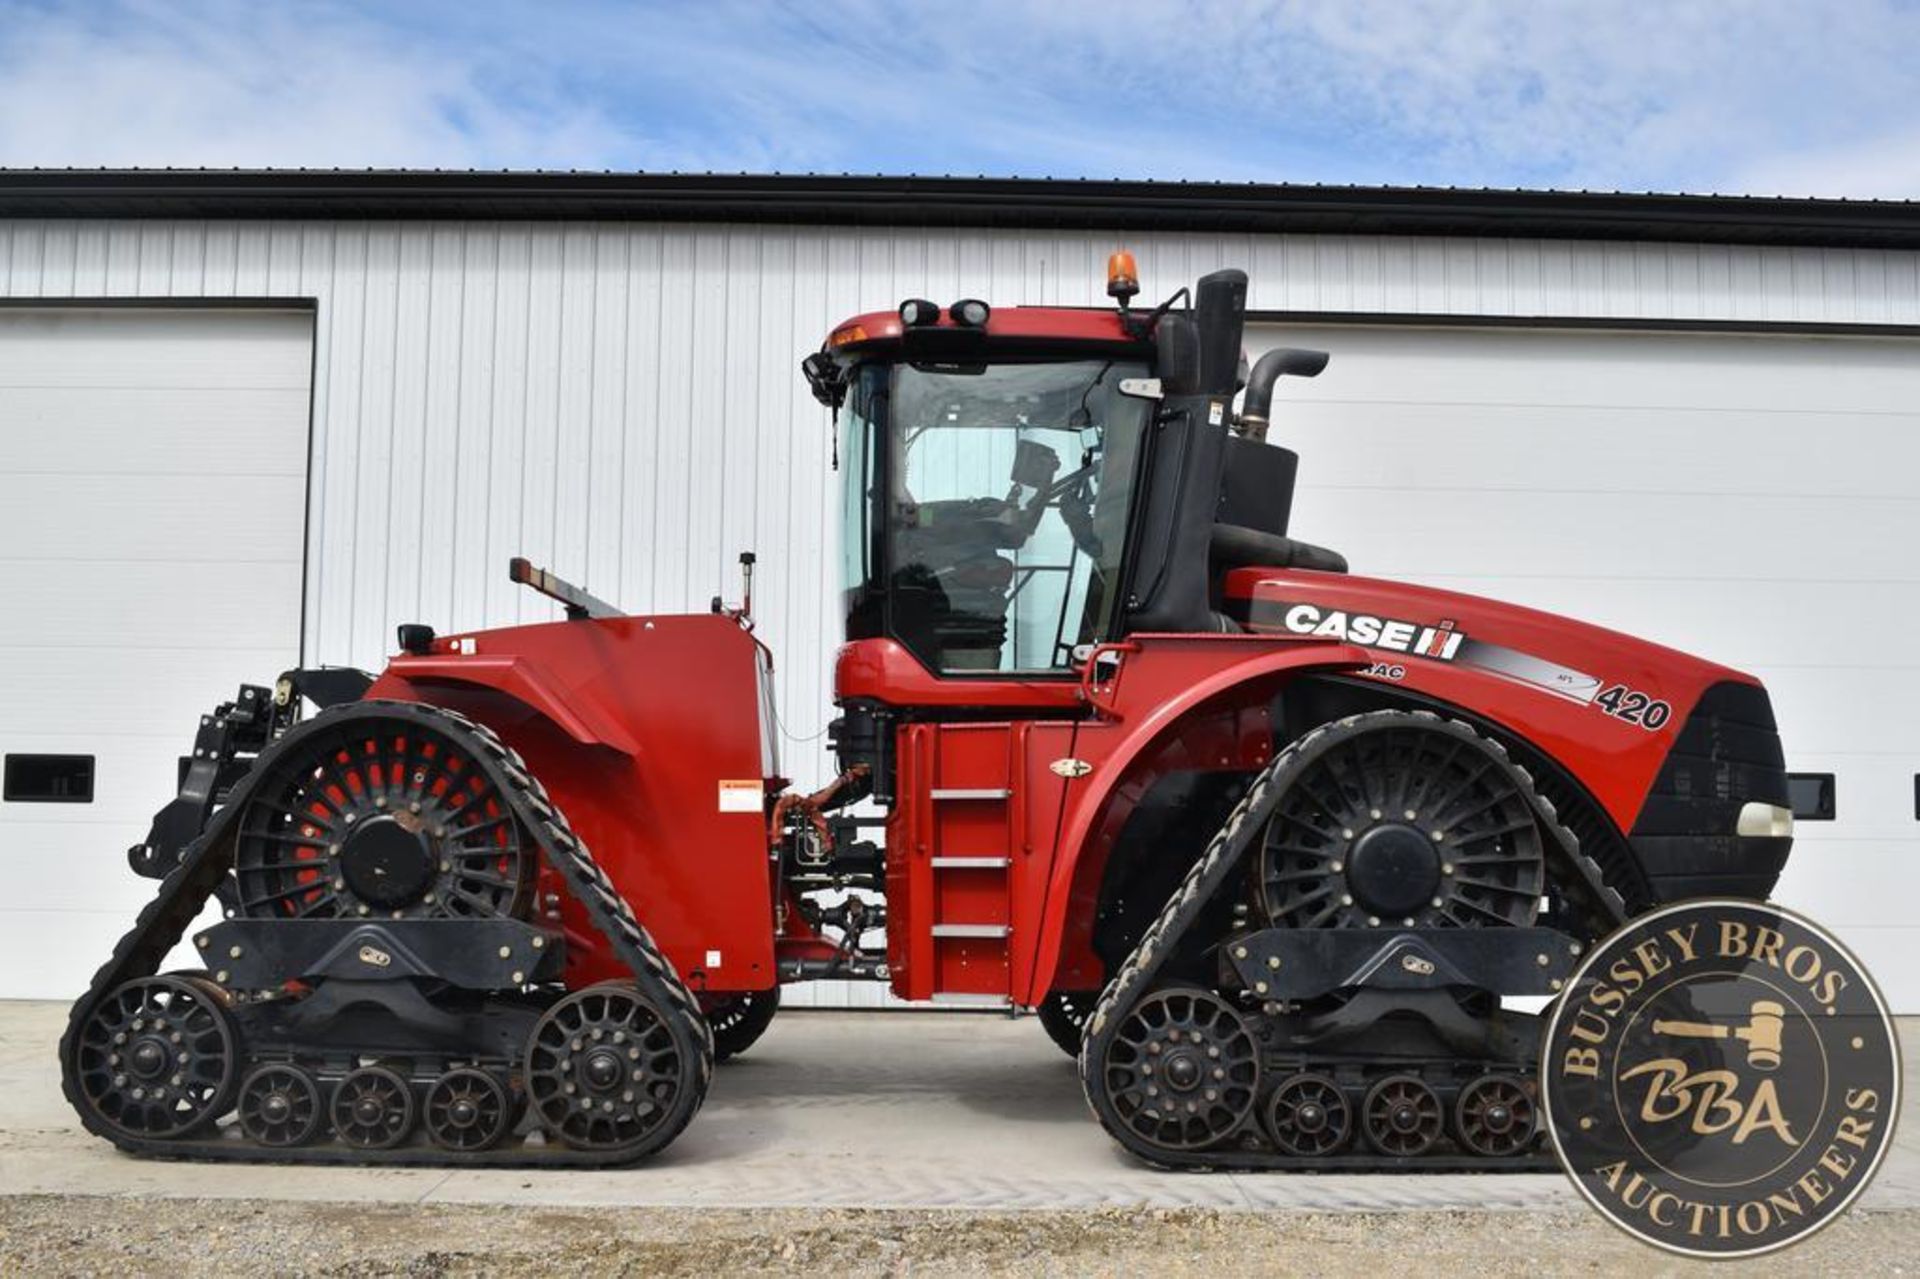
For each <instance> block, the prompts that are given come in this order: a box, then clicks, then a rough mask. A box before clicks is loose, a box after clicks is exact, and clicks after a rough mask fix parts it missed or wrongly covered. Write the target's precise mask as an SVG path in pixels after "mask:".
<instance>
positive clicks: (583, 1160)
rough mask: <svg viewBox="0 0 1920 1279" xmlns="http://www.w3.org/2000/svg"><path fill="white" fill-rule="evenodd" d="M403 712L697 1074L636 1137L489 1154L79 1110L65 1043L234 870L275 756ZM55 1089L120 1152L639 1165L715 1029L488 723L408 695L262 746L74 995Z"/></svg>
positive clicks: (657, 1142)
mask: <svg viewBox="0 0 1920 1279" xmlns="http://www.w3.org/2000/svg"><path fill="white" fill-rule="evenodd" d="M375 717H380V718H388V719H395V718H397V719H405V720H411V721H414V722H417V723H423V724H426V725H428V726H429V727H431V728H433V729H434V730H435V731H437V732H440V733H444V734H446V735H447V736H448V737H449V738H451V739H453V740H454V741H456V742H458V743H459V744H460V745H461V746H462V747H464V748H465V749H466V750H467V751H468V752H469V753H470V754H472V756H473V758H474V759H475V761H476V762H478V763H479V764H480V765H481V767H483V768H485V769H486V770H487V771H488V772H489V773H490V774H492V780H493V781H494V782H495V784H496V785H498V787H499V789H500V793H501V794H502V795H503V796H505V797H506V799H507V801H508V802H509V803H510V804H511V805H512V807H513V809H514V811H515V813H516V815H517V816H518V817H519V818H520V820H521V822H522V823H523V825H524V826H525V827H526V829H527V830H528V832H529V833H530V834H531V835H532V837H533V839H534V841H535V842H536V843H537V844H538V845H539V846H540V851H541V854H542V855H543V856H544V857H545V858H546V860H547V864H548V865H550V866H552V867H553V869H554V870H555V871H556V872H558V874H559V875H560V877H561V879H562V880H563V881H564V882H565V884H566V887H567V892H568V894H569V895H570V896H571V897H572V898H573V899H574V900H575V901H577V902H578V903H579V904H580V905H581V906H583V907H584V908H585V909H586V911H587V915H588V917H589V919H590V920H591V921H592V923H593V926H594V928H595V930H596V931H598V932H599V934H600V936H601V937H602V938H604V939H605V941H606V943H607V945H608V946H609V947H610V948H611V949H612V951H613V953H614V954H615V956H616V957H618V958H619V960H620V961H621V963H623V964H624V965H625V966H626V967H627V968H628V970H629V971H630V972H632V974H633V981H634V984H635V985H636V986H637V987H638V988H639V990H640V992H641V993H642V994H643V995H644V996H646V997H647V998H648V999H649V1000H650V1001H651V1002H652V1003H653V1004H654V1005H655V1007H657V1008H658V1009H659V1010H660V1011H661V1014H662V1015H663V1016H664V1017H665V1018H666V1019H667V1021H668V1024H669V1025H670V1026H671V1027H673V1030H674V1034H675V1036H676V1037H677V1038H679V1039H680V1040H681V1042H682V1043H683V1044H684V1045H685V1046H686V1048H687V1050H688V1051H689V1053H690V1055H691V1056H692V1057H693V1059H694V1062H695V1066H696V1069H695V1077H694V1079H693V1080H692V1081H691V1085H692V1086H690V1087H689V1088H687V1089H685V1090H684V1092H685V1093H686V1094H687V1095H688V1098H689V1100H688V1102H687V1103H686V1104H683V1105H681V1106H679V1107H678V1108H677V1112H676V1113H675V1114H673V1115H672V1116H670V1117H669V1118H668V1120H667V1121H666V1122H665V1123H663V1124H662V1125H661V1126H660V1127H659V1128H657V1129H655V1130H654V1132H652V1133H650V1134H649V1135H648V1138H647V1140H646V1141H645V1142H643V1143H639V1144H637V1145H634V1146H628V1147H623V1148H621V1149H618V1150H613V1151H604V1152H603V1151H588V1150H574V1149H570V1148H568V1147H565V1146H562V1145H560V1144H559V1143H558V1142H557V1141H553V1140H549V1141H548V1142H547V1143H546V1144H545V1145H540V1146H534V1145H530V1144H525V1143H523V1144H521V1145H520V1146H517V1147H513V1146H507V1147H502V1148H496V1149H493V1150H482V1151H447V1150H440V1149H438V1148H436V1147H433V1146H430V1145H425V1144H413V1145H406V1146H401V1147H398V1148H396V1149H393V1150H361V1149H356V1148H352V1147H347V1146H342V1145H338V1144H330V1145H325V1146H314V1147H264V1146H256V1145H254V1144H253V1143H252V1142H248V1141H236V1140H231V1139H224V1138H209V1139H200V1140H191V1139H189V1140H180V1141H165V1140H161V1141H148V1140H141V1139H137V1138H132V1137H129V1136H127V1135H126V1134H124V1133H121V1132H118V1131H116V1130H114V1129H113V1128H111V1127H110V1126H108V1125H106V1124H104V1123H101V1122H100V1121H99V1120H98V1118H97V1117H96V1116H95V1115H94V1114H93V1113H92V1111H91V1109H90V1108H89V1107H88V1106H87V1105H86V1103H85V1100H84V1099H83V1098H82V1097H81V1095H80V1093H79V1085H78V1082H77V1081H76V1080H75V1079H74V1077H73V1071H72V1068H71V1067H72V1062H73V1059H74V1058H73V1049H74V1046H75V1043H76V1041H77V1039H78V1036H79V1034H80V1029H81V1027H82V1026H84V1025H85V1024H86V1021H87V1019H88V1018H89V1017H90V1016H91V1015H92V1014H93V1012H94V1010H95V1008H97V1007H98V1005H99V1002H100V1000H101V999H102V998H104V997H105V996H106V995H107V994H108V993H109V992H111V991H112V990H113V989H115V988H116V987H118V986H119V985H121V984H122V983H124V982H126V981H130V980H132V979H133V978H136V977H147V976H152V975H154V974H155V973H156V972H157V971H158V969H159V966H160V964H161V962H162V961H164V960H165V958H166V955H167V952H168V951H170V950H171V949H172V948H173V947H174V946H175V945H177V944H178V943H179V941H180V939H181V938H182V937H184V936H185V935H186V931H187V929H188V928H189V927H190V926H191V925H192V924H193V921H194V919H195V918H196V917H197V916H198V915H199V913H200V910H201V908H202V907H204V906H205V905H206V903H207V901H208V899H209V898H211V897H212V896H213V895H214V893H215V891H216V890H217V889H218V888H219V886H220V884H221V883H222V882H223V881H224V880H225V878H226V876H227V873H228V871H229V870H231V868H232V865H233V850H234V835H235V829H234V828H235V826H236V825H237V823H238V820H239V816H240V813H241V812H242V811H243V810H244V809H245V807H246V803H247V801H248V800H249V799H250V798H251V797H252V794H253V791H254V789H255V787H256V786H257V785H258V784H259V781H260V779H261V778H263V777H265V776H267V775H268V773H269V772H270V771H271V769H272V767H273V765H274V763H275V761H277V760H278V759H279V758H280V757H281V756H282V755H285V754H287V753H289V752H291V751H293V750H294V749H296V748H297V747H298V746H299V745H301V744H302V743H303V742H305V741H306V740H307V739H308V738H310V737H313V736H316V735H318V734H320V733H321V732H323V731H325V730H328V729H331V728H334V727H337V726H339V725H340V724H341V722H342V721H344V720H351V719H356V718H375ZM60 1067H61V1071H60V1073H61V1089H62V1091H63V1092H65V1094H66V1097H67V1101H68V1104H70V1105H71V1106H72V1107H73V1108H74V1110H75V1112H76V1113H77V1114H79V1116H80V1121H81V1123H82V1124H83V1125H84V1126H85V1127H86V1129H87V1131H89V1132H91V1133H93V1134H94V1135H95V1136H98V1137H102V1138H105V1139H106V1140H108V1141H110V1142H112V1143H113V1144H114V1145H116V1146H118V1147H119V1148H120V1149H121V1150H124V1151H126V1152H128V1153H129V1154H136V1155H145V1156H150V1157H159V1158H174V1159H210V1160H243V1161H248V1162H261V1163H287V1164H295V1163H298V1164H370V1165H371V1164H379V1165H389V1164H391V1165H408V1166H418V1165H444V1166H450V1167H516V1168H525V1167H566V1168H580V1167H616V1166H620V1165H625V1164H631V1163H636V1162H639V1161H640V1160H643V1159H645V1158H646V1157H647V1156H649V1155H651V1154H653V1153H655V1152H657V1151H659V1150H661V1149H663V1148H664V1147H665V1146H667V1145H668V1144H669V1143H671V1142H672V1141H673V1140H674V1138H676V1137H678V1136H679V1135H680V1133H681V1132H682V1131H683V1130H684V1129H685V1128H686V1126H687V1124H688V1123H689V1122H691V1121H692V1119H693V1116H694V1115H695V1114H696V1113H697V1112H698V1111H699V1109H700V1105H701V1103H702V1102H704V1101H705V1099H706V1093H707V1086H708V1084H709V1083H710V1081H711V1080H712V1076H713V1035H712V1032H711V1031H710V1030H709V1028H708V1026H707V1021H706V1018H705V1017H703V1016H701V1014H700V1006H699V1003H698V1001H696V1000H695V999H694V997H693V994H692V992H691V991H689V990H688V989H687V987H686V984H685V983H684V982H682V981H681V980H680V977H679V974H678V973H676V972H675V971H674V969H673V965H672V964H671V963H669V962H668V961H667V958H666V956H665V955H663V954H662V953H661V951H660V948H659V947H658V946H656V945H655V944H654V941H653V939H652V938H651V937H650V936H648V935H647V931H646V929H645V928H643V927H641V925H640V923H639V921H638V920H636V919H635V918H634V915H633V910H632V908H631V907H630V906H629V905H628V904H627V902H626V900H625V899H624V898H622V897H621V896H620V895H619V893H617V892H615V891H614V888H613V885H612V883H611V882H610V881H609V880H608V879H607V876H606V872H605V871H603V870H601V869H600V867H599V866H598V865H597V864H595V862H594V860H593V858H592V855H591V854H589V853H588V851H587V849H586V846H585V845H584V844H582V843H581V842H580V840H579V838H578V837H577V836H576V835H575V834H574V833H573V831H572V829H571V828H570V827H569V826H568V825H567V823H566V819H565V818H564V817H562V816H561V814H560V812H559V810H558V808H557V807H555V805H554V803H553V801H552V799H551V797H549V796H548V794H547V792H546V788H545V787H543V786H542V785H540V783H539V781H538V780H537V779H535V778H534V777H533V776H532V775H531V773H530V772H529V771H528V769H527V766H526V761H524V760H523V759H521V758H520V756H519V754H518V753H517V752H515V751H514V750H513V749H512V748H511V747H509V746H508V745H507V744H506V743H505V742H503V741H501V740H500V738H499V736H498V735H497V734H495V733H494V732H493V730H491V729H489V728H487V727H486V726H485V725H483V724H479V723H476V722H475V721H473V720H471V719H468V718H467V717H466V716H464V715H461V714H459V713H458V712H456V711H450V710H447V709H445V708H444V707H436V706H427V705H424V704H421V703H416V702H390V701H363V702H349V703H343V704H341V705H338V706H333V707H329V708H327V709H325V710H323V711H321V712H320V713H319V714H318V715H315V716H314V717H313V718H312V719H309V720H307V721H305V722H303V723H301V724H298V725H296V726H295V727H293V728H291V729H289V730H288V731H287V732H286V733H285V734H283V735H282V736H281V737H280V739H279V740H278V741H276V742H274V743H272V744H271V745H269V746H268V747H267V748H266V749H265V750H263V751H261V752H260V754H259V756H258V757H257V758H256V759H255V760H254V762H253V767H252V768H251V769H250V770H249V771H248V773H247V775H246V776H245V777H244V778H242V779H241V780H240V781H239V782H238V783H237V784H236V785H235V786H234V788H233V791H232V793H231V794H230V795H229V796H228V798H227V801H226V803H225V804H223V805H222V806H221V808H220V810H219V811H218V812H217V813H215V814H214V816H213V818H212V820H211V821H209V822H208V824H207V829H206V830H205V831H203V832H202V833H201V835H200V837H199V838H198V839H196V840H194V842H193V843H192V844H190V845H188V846H187V848H186V849H184V850H183V851H182V853H181V856H180V864H179V865H178V866H176V867H175V868H174V869H173V871H172V872H171V873H169V874H168V875H167V877H166V878H165V879H164V880H162V881H161V884H160V887H159V890H158V892H157V893H156V894H155V896H154V898H153V900H152V901H150V902H148V903H147V905H146V907H145V908H144V909H142V910H141V912H140V915H139V918H138V919H137V920H135V922H134V926H133V927H132V928H131V929H130V930H128V932H127V933H126V934H125V935H124V936H122V937H121V939H120V941H119V943H118V944H117V945H116V946H115V947H114V951H113V955H112V957H111V958H110V959H108V961H107V962H106V963H105V964H103V965H102V966H101V968H100V970H99V971H98V972H96V973H95V974H94V976H93V981H92V983H91V984H90V985H89V986H88V987H87V991H86V993H85V994H83V995H81V996H80V998H79V999H78V1000H76V1001H75V1002H74V1005H73V1009H72V1012H71V1013H70V1014H69V1015H68V1018H67V1030H66V1033H65V1034H63V1035H62V1036H61V1039H60Z"/></svg>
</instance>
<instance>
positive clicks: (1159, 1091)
mask: <svg viewBox="0 0 1920 1279" xmlns="http://www.w3.org/2000/svg"><path fill="white" fill-rule="evenodd" d="M1102 1069H1103V1070H1104V1071H1105V1073H1106V1083H1107V1091H1108V1092H1109V1094H1110V1095H1111V1096H1112V1098H1113V1105H1114V1110H1115V1111H1116V1113H1117V1114H1118V1117H1119V1118H1120V1121H1121V1122H1122V1123H1124V1124H1126V1125H1127V1126H1128V1127H1129V1128H1131V1129H1132V1130H1133V1132H1134V1134H1135V1135H1136V1136H1137V1137H1139V1138H1140V1139H1141V1140H1142V1141H1144V1142H1146V1143H1148V1144H1149V1145H1152V1146H1156V1147H1159V1148H1160V1149H1163V1150H1168V1151H1190V1150H1204V1149H1206V1148H1208V1147H1210V1146H1214V1145H1217V1144H1219V1143H1220V1142H1222V1141H1224V1140H1225V1139H1226V1138H1227V1137H1229V1136H1231V1135H1232V1134H1233V1133H1234V1131H1235V1130H1236V1129H1238V1128H1239V1127H1240V1124H1241V1122H1242V1121H1243V1120H1244V1119H1246V1117H1247V1115H1248V1114H1249V1113H1250V1112H1251V1111H1252V1110H1253V1101H1254V1096H1255V1094H1256V1093H1257V1092H1258V1091H1259V1088H1260V1053H1259V1047H1258V1045H1256V1044H1255V1043H1254V1040H1253V1035H1252V1034H1251V1033H1250V1032H1249V1031H1248V1029H1247V1026H1246V1023H1245V1022H1244V1021H1243V1020H1241V1017H1240V1014H1238V1013H1236V1012H1235V1011H1234V1010H1233V1009H1232V1008H1230V1007H1228V1006H1227V1004H1226V1002H1225V1001H1224V1000H1222V999H1221V998H1220V997H1219V996H1217V995H1215V994H1213V993H1212V992H1211V991H1206V990H1200V989H1197V988H1194V987H1188V986H1174V987H1169V988H1167V989H1164V990H1158V991H1154V992H1153V993H1151V994H1149V995H1148V996H1147V997H1146V998H1144V999H1142V1000H1141V1001H1140V1002H1139V1003H1138V1004H1135V1005H1134V1006H1133V1008H1132V1009H1131V1010H1129V1011H1128V1013H1127V1015H1126V1019H1125V1021H1124V1022H1122V1024H1121V1026H1120V1029H1119V1033H1118V1034H1117V1035H1116V1036H1115V1037H1114V1041H1113V1045H1112V1047H1111V1048H1110V1049H1109V1050H1108V1052H1107V1059H1106V1061H1105V1062H1104V1063H1103V1064H1102Z"/></svg>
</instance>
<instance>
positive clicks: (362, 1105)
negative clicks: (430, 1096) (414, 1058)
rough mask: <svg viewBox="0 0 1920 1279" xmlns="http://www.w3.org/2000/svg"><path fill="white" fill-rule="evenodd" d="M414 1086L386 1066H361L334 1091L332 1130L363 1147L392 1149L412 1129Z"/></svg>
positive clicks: (350, 1142) (348, 1141) (349, 1141)
mask: <svg viewBox="0 0 1920 1279" xmlns="http://www.w3.org/2000/svg"><path fill="white" fill-rule="evenodd" d="M414 1110H415V1107H414V1104H413V1086H412V1085H411V1084H409V1083H408V1082H407V1081H406V1080H405V1079H403V1078H401V1076H400V1075H399V1074H398V1073H397V1072H395V1071H392V1070H389V1069H388V1068H387V1067H385V1066H362V1067H361V1068H360V1069H358V1070H356V1071H353V1072H351V1073H350V1074H348V1076H347V1077H346V1078H345V1079H342V1080H341V1081H340V1087H339V1088H337V1089H335V1090H334V1094H333V1131H334V1134H335V1135H336V1136H337V1137H339V1138H340V1140H341V1141H344V1142H346V1143H347V1144H348V1145H349V1146H358V1147H359V1148H360V1149H362V1150H390V1149H392V1148H393V1147H394V1146H397V1145H399V1144H400V1143H401V1142H403V1141H405V1140H406V1139H407V1134H408V1133H410V1132H412V1131H413V1118H414Z"/></svg>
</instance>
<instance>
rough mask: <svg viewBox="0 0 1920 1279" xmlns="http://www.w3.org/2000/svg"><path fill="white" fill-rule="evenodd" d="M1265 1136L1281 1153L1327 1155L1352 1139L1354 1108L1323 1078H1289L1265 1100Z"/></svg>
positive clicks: (1338, 1089) (1282, 1081) (1302, 1075)
mask: <svg viewBox="0 0 1920 1279" xmlns="http://www.w3.org/2000/svg"><path fill="white" fill-rule="evenodd" d="M1266 1120H1267V1136H1268V1137H1269V1138H1270V1139H1272V1141H1273V1144H1274V1145H1275V1146H1276V1147H1278V1148H1279V1149H1280V1151H1281V1153H1283V1154H1288V1155H1299V1156H1302V1157H1306V1158H1311V1157H1313V1156H1316V1155H1330V1154H1332V1153H1333V1152H1335V1151H1336V1150H1339V1149H1340V1148H1341V1147H1342V1146H1345V1145H1346V1144H1347V1141H1348V1139H1349V1138H1351V1137H1352V1136H1353V1107H1351V1106H1349V1105H1348V1104H1347V1094H1346V1093H1345V1092H1344V1091H1342V1090H1341V1087H1340V1085H1339V1084H1337V1083H1335V1082H1334V1081H1333V1080H1331V1079H1329V1078H1327V1077H1326V1076H1325V1075H1316V1074H1311V1073H1306V1074H1299V1075H1291V1076H1289V1077H1288V1078H1286V1079H1283V1080H1281V1081H1280V1083H1279V1086H1278V1087H1276V1088H1275V1089H1274V1090H1273V1095H1272V1096H1270V1097H1268V1098H1267V1109H1266Z"/></svg>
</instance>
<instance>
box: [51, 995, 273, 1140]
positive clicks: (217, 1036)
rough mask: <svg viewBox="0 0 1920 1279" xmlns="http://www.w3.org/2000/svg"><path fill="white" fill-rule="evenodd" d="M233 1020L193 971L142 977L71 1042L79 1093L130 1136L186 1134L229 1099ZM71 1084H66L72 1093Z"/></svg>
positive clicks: (110, 999) (106, 1120)
mask: <svg viewBox="0 0 1920 1279" xmlns="http://www.w3.org/2000/svg"><path fill="white" fill-rule="evenodd" d="M234 1046H235V1037H234V1032H233V1022H232V1021H231V1019H230V1018H229V1017H228V1016H227V1011H226V1009H225V1008H224V1007H222V1005H221V1003H220V1001H219V999H218V998H216V996H215V993H214V992H213V991H212V990H210V989H209V988H207V987H205V986H203V985H201V984H200V983H199V982H196V981H195V980H193V979H192V978H190V977H172V976H169V977H141V978H137V979H135V980H133V981H130V982H127V983H125V984H124V985H122V986H120V987H119V988H118V989H116V990H115V991H113V993H111V994H110V995H108V996H107V997H106V998H105V999H103V1000H101V1002H100V1006H99V1007H98V1008H96V1009H95V1010H94V1011H93V1013H92V1015H91V1016H90V1017H88V1018H87V1021H86V1024H85V1025H84V1027H83V1028H82V1029H81V1032H80V1035H79V1037H78V1040H77V1043H76V1045H75V1048H74V1050H73V1051H74V1061H73V1063H72V1072H71V1078H72V1079H73V1080H74V1082H76V1083H77V1084H78V1087H79V1092H80V1097H79V1098H78V1100H79V1101H81V1102H82V1103H83V1104H84V1105H86V1106H87V1108H88V1109H90V1110H91V1111H92V1112H93V1113H94V1114H95V1115H96V1116H98V1117H99V1119H100V1120H101V1121H102V1122H103V1123H105V1124H107V1125H108V1126H110V1127H112V1128H114V1129H116V1130H117V1131H119V1132H121V1133H124V1134H127V1135H128V1136H132V1137H144V1138H168V1137H184V1136H186V1135H188V1134H190V1133H193V1132H195V1131H197V1130H199V1129H201V1128H204V1127H206V1126H207V1125H208V1124H211V1123H212V1122H213V1121H214V1120H216V1119H218V1118H219V1117H220V1116H221V1115H222V1114H224V1113H225V1112H226V1110H227V1107H228V1106H229V1105H230V1104H231V1103H232V1100H233V1084H234V1078H235V1075H236V1073H237V1072H236V1066H235V1062H234ZM71 1093H72V1087H71V1086H70V1087H69V1095H71Z"/></svg>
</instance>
